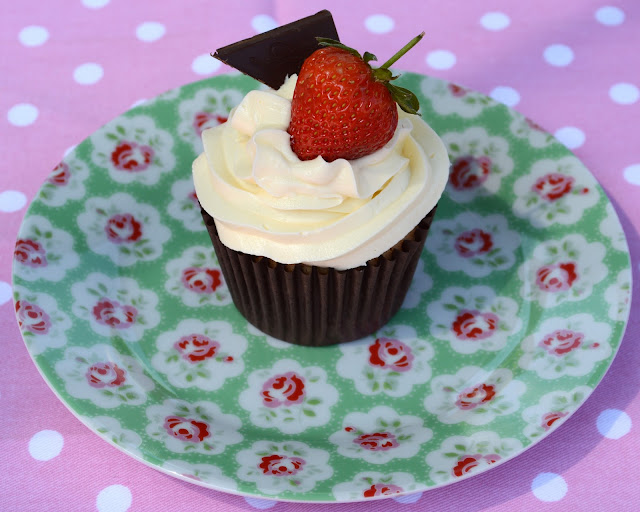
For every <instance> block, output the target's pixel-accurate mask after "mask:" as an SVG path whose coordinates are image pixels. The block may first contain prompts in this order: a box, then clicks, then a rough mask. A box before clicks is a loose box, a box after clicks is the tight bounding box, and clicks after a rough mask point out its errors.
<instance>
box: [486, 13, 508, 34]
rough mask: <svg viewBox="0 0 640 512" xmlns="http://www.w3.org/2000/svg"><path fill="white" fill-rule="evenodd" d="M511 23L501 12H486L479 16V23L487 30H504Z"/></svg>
mask: <svg viewBox="0 0 640 512" xmlns="http://www.w3.org/2000/svg"><path fill="white" fill-rule="evenodd" d="M510 24H511V19H509V16H507V15H506V14H505V13H503V12H488V13H487V14H485V15H484V16H483V17H482V18H480V25H482V26H483V27H484V28H486V29H487V30H493V31H497V30H504V29H505V28H507V27H508V26H509V25H510Z"/></svg>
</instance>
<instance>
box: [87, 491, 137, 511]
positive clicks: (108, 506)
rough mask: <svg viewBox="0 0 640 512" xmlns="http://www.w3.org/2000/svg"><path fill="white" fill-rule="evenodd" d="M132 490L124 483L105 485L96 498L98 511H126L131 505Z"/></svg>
mask: <svg viewBox="0 0 640 512" xmlns="http://www.w3.org/2000/svg"><path fill="white" fill-rule="evenodd" d="M131 501H132V496H131V491H130V490H129V488H128V487H125V486H124V485H120V484H116V485H110V486H109V487H105V488H104V489H102V490H101V491H100V493H99V494H98V497H97V498H96V507H97V509H98V512H125V511H127V510H129V507H130V506H131Z"/></svg>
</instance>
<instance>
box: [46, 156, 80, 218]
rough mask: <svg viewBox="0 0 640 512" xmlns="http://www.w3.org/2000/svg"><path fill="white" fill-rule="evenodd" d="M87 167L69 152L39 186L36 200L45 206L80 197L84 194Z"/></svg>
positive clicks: (56, 204) (61, 203)
mask: <svg viewBox="0 0 640 512" xmlns="http://www.w3.org/2000/svg"><path fill="white" fill-rule="evenodd" d="M88 176H89V167H88V166H87V164H86V163H84V162H83V161H82V160H80V159H78V158H75V156H74V153H71V154H70V155H68V156H67V157H65V158H64V160H62V162H60V163H59V164H58V165H56V166H55V168H54V169H53V171H51V174H50V175H49V177H48V178H47V180H46V181H45V182H44V183H43V185H42V186H41V187H40V191H39V192H38V200H40V201H41V202H42V203H43V204H46V205H47V206H62V205H63V204H65V203H66V202H67V201H70V200H75V199H81V198H82V197H84V194H85V186H84V181H85V180H86V179H87V177H88Z"/></svg>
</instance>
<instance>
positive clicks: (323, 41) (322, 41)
mask: <svg viewBox="0 0 640 512" xmlns="http://www.w3.org/2000/svg"><path fill="white" fill-rule="evenodd" d="M316 41H318V44H319V45H320V46H332V47H334V48H342V49H343V50H346V51H348V52H349V53H351V54H353V55H355V56H356V57H359V58H361V59H362V56H361V55H360V54H359V53H358V51H357V50H354V49H353V48H350V47H349V46H347V45H345V44H342V43H341V42H340V41H336V40H335V39H329V38H328V37H316ZM369 55H371V54H369Z"/></svg>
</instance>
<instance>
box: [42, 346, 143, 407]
mask: <svg viewBox="0 0 640 512" xmlns="http://www.w3.org/2000/svg"><path fill="white" fill-rule="evenodd" d="M55 369H56V373H57V374H58V376H59V377H60V378H61V379H62V380H63V381H64V383H65V388H66V390H67V393H69V394H70V395H71V396H73V397H75V398H80V399H82V400H90V401H91V402H92V403H94V404H95V405H96V406H98V407H101V408H103V409H112V408H114V407H119V406H121V405H132V406H135V405H140V404H143V403H145V402H146V401H147V393H148V392H149V391H151V390H152V389H153V388H154V387H155V386H154V384H153V381H152V380H151V379H150V378H149V377H147V376H146V375H145V373H144V369H143V368H142V366H141V365H140V363H139V362H138V360H137V359H136V358H134V357H130V356H126V355H124V354H121V353H119V352H118V351H117V350H116V349H115V348H113V346H111V345H106V344H104V343H99V344H97V345H94V346H92V347H89V348H85V347H69V348H68V349H67V350H65V353H64V356H63V358H62V359H60V360H59V361H58V362H57V363H56V365H55Z"/></svg>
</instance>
